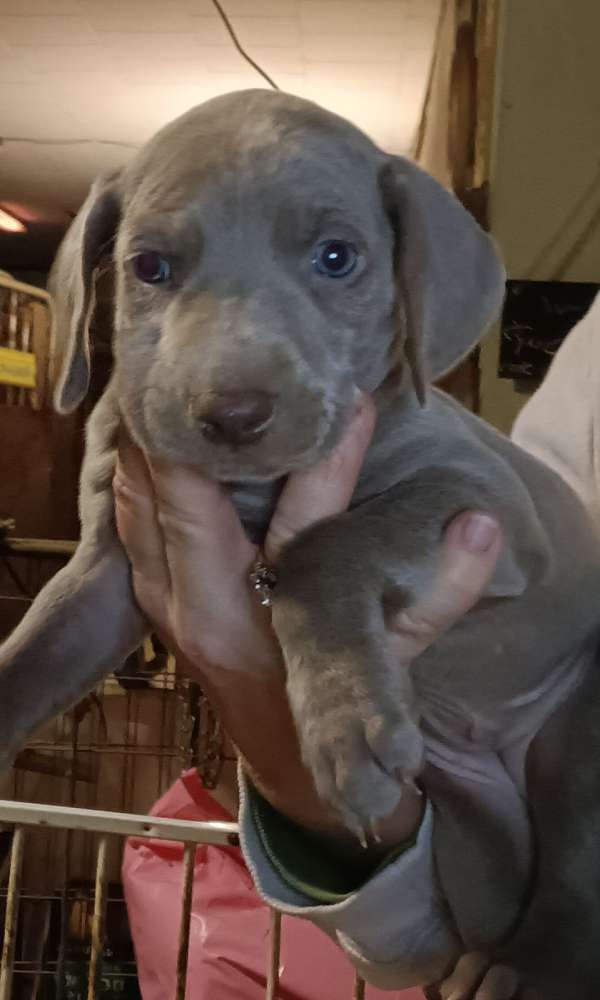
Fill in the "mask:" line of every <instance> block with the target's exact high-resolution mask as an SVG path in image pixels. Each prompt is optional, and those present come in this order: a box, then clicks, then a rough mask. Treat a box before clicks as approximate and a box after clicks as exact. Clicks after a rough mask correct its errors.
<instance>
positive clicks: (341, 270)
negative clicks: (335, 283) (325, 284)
mask: <svg viewBox="0 0 600 1000" xmlns="http://www.w3.org/2000/svg"><path fill="white" fill-rule="evenodd" d="M357 263H358V251H357V249H356V247H355V246H353V245H352V243H347V242H346V241H345V240H326V241H325V242H323V243H319V244H318V245H317V246H316V247H315V251H314V254H313V258H312V265H313V267H314V269H315V271H317V272H318V273H319V274H324V275H326V276H327V277H328V278H345V277H346V275H347V274H350V273H351V272H352V271H353V270H354V268H355V267H356V265H357Z"/></svg>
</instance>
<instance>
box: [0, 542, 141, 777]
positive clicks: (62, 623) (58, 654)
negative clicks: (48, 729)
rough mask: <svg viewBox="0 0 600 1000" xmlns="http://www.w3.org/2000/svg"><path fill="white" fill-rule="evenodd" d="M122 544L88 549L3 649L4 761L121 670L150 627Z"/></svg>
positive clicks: (0, 750) (0, 732)
mask: <svg viewBox="0 0 600 1000" xmlns="http://www.w3.org/2000/svg"><path fill="white" fill-rule="evenodd" d="M129 577H130V569H129V564H128V562H127V557H126V555H125V553H124V551H123V549H122V548H121V546H120V545H119V544H118V542H117V541H115V543H114V544H113V545H112V546H110V547H108V548H105V549H104V550H98V549H97V548H95V547H92V546H90V547H89V548H82V550H81V551H78V552H76V554H75V556H74V557H73V559H72V560H71V562H70V563H69V564H68V565H67V566H65V567H64V569H62V570H61V571H60V572H59V573H57V574H56V576H54V577H53V578H52V580H50V582H49V583H48V584H47V585H46V586H45V587H44V589H43V590H42V591H41V592H40V594H39V595H38V596H37V598H36V600H35V601H34V603H33V604H32V606H31V608H30V609H29V611H28V612H27V614H26V615H25V617H24V618H23V620H22V621H21V622H20V624H19V625H18V626H17V628H16V629H15V631H14V632H13V633H12V635H11V636H10V637H9V638H8V639H7V641H6V642H5V643H4V644H3V645H2V647H1V648H0V760H1V761H2V763H3V764H5V765H6V764H9V763H10V762H11V761H12V758H13V756H14V754H15V753H16V752H17V750H19V749H20V747H21V746H22V745H23V743H24V742H25V741H26V740H27V739H28V738H29V737H30V736H31V735H32V733H33V732H34V731H35V729H36V728H37V727H38V726H40V725H41V724H42V723H44V722H45V721H47V720H48V719H51V718H52V717H53V716H55V715H57V714H58V713H59V712H63V711H65V710H66V709H67V708H69V707H70V706H71V705H73V704H74V703H75V702H76V701H77V700H78V699H79V698H81V697H83V696H84V695H85V694H87V693H88V692H89V691H90V690H91V689H92V688H93V686H94V685H95V684H96V683H97V682H98V681H99V680H101V679H102V678H103V677H105V676H106V675H107V674H108V673H110V671H111V670H113V669H114V668H115V667H117V666H118V665H119V664H120V663H122V662H123V660H124V659H125V658H126V657H127V656H128V655H129V653H131V652H132V651H133V650H134V649H135V648H136V647H137V646H138V645H139V644H140V642H141V641H142V639H143V636H144V632H145V631H147V626H145V625H144V621H143V618H142V615H141V613H140V612H139V611H138V610H137V607H136V605H135V603H134V600H133V595H132V591H131V585H130V579H129Z"/></svg>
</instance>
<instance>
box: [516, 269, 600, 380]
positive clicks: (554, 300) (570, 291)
mask: <svg viewBox="0 0 600 1000" xmlns="http://www.w3.org/2000/svg"><path fill="white" fill-rule="evenodd" d="M598 291H600V283H593V282H578V281H507V283H506V299H505V302H504V309H503V312H502V320H501V335H500V358H499V364H498V375H499V377H500V378H510V379H515V380H517V381H519V382H523V381H531V382H532V383H535V382H539V381H540V379H542V378H543V377H544V375H545V374H546V370H547V368H548V365H549V364H550V362H551V361H552V358H553V356H554V355H555V354H556V352H557V350H558V348H559V347H560V345H561V344H562V342H563V340H564V339H565V337H566V336H567V334H568V333H569V330H571V329H572V328H573V327H574V326H575V324H576V323H577V322H578V321H579V320H580V319H581V318H582V317H583V316H585V314H586V312H587V311H588V309H589V307H590V305H591V304H592V302H593V300H594V297H595V296H596V294H597V293H598Z"/></svg>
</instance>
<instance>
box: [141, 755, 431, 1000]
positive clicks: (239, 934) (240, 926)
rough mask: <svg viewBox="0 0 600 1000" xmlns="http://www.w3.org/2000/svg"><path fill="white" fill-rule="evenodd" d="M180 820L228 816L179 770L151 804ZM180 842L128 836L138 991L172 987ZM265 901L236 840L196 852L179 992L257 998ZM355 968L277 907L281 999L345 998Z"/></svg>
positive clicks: (151, 999) (372, 998)
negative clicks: (187, 943) (186, 958)
mask: <svg viewBox="0 0 600 1000" xmlns="http://www.w3.org/2000/svg"><path fill="white" fill-rule="evenodd" d="M152 813H153V815H155V816H170V817H173V818H176V819H186V820H219V819H223V820H230V819H231V817H230V816H229V815H228V814H227V813H226V812H225V811H224V810H223V809H222V808H221V806H219V805H218V804H217V803H216V802H214V801H213V800H212V799H211V797H210V795H209V794H208V792H206V791H205V790H204V789H203V788H202V786H201V784H200V782H199V780H198V777H197V775H196V772H195V771H188V772H187V773H186V774H184V775H182V777H181V778H180V779H179V781H176V782H175V784H174V785H173V786H172V787H171V788H170V789H169V790H168V792H166V794H165V795H163V797H162V798H161V799H160V800H159V801H158V802H157V803H156V805H155V806H154V808H153V810H152ZM182 858H183V850H182V847H181V845H178V844H174V843H170V842H169V843H166V842H164V841H142V840H130V841H129V842H128V843H127V845H126V847H125V854H124V859H123V885H124V888H125V898H126V900H127V909H128V912H129V922H130V925H131V933H132V937H133V942H134V945H135V952H136V958H137V965H138V976H139V982H140V988H141V991H142V996H143V998H144V1000H166V998H167V997H172V996H174V995H175V964H176V956H177V939H178V934H179V921H180V910H181V884H182ZM269 920H270V915H269V909H268V907H266V906H265V904H264V903H263V902H262V901H261V899H260V898H259V896H258V894H257V893H256V890H255V889H254V886H253V884H252V880H251V878H250V875H249V872H248V869H247V868H246V865H245V864H244V861H243V859H242V855H241V852H240V850H239V848H229V847H227V848H225V847H208V846H202V847H199V848H198V850H197V852H196V862H195V872H194V889H193V900H192V918H191V925H190V952H189V965H188V979H187V989H186V1000H263V998H264V992H265V975H266V964H267V953H268V943H269V935H268V931H269ZM353 982H354V973H353V971H352V969H351V967H350V964H349V963H348V961H347V959H346V958H345V956H344V954H343V953H342V951H341V950H340V949H339V948H338V947H336V945H335V944H334V943H333V942H332V941H330V940H329V938H328V937H327V936H326V935H325V934H323V933H322V932H321V931H319V930H317V928H316V927H314V926H313V925H312V924H311V923H309V922H308V921H307V920H300V919H298V918H295V917H284V918H283V921H282V934H281V987H280V991H279V998H280V1000H349V998H350V997H351V996H352V986H353ZM366 996H367V1000H423V994H422V993H421V991H420V990H415V989H412V990H404V991H402V992H395V991H394V992H389V991H386V992H382V991H381V990H377V989H375V988H374V987H367V993H366Z"/></svg>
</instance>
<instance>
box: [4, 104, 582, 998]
mask: <svg viewBox="0 0 600 1000" xmlns="http://www.w3.org/2000/svg"><path fill="white" fill-rule="evenodd" d="M113 242H114V248H113V255H114V264H115V271H116V283H117V291H116V307H115V323H114V327H115V332H114V354H115V366H114V373H113V376H112V379H111V382H110V384H109V387H108V389H107V390H106V392H105V394H104V396H103V397H102V399H101V400H100V402H99V403H98V405H97V406H96V408H95V410H94V412H93V415H92V417H91V419H90V421H89V425H88V432H87V449H86V457H85V462H84V467H83V472H82V479H81V521H82V540H81V544H80V546H79V548H78V550H77V553H76V555H75V556H74V558H73V559H72V561H71V562H70V564H69V565H68V566H67V567H66V568H65V569H64V570H63V571H62V572H60V573H59V574H58V575H57V576H56V577H55V578H54V579H53V580H52V581H51V583H50V584H49V585H48V586H47V587H46V588H45V589H44V590H43V592H42V593H41V594H40V596H39V597H38V598H37V600H36V601H35V603H34V605H33V606H32V608H31V609H30V611H29V612H28V614H27V615H26V616H25V618H24V620H23V621H22V623H21V624H20V625H19V627H18V628H17V630H16V631H15V632H14V634H13V635H12V636H11V638H10V639H9V640H8V641H7V642H6V644H5V645H4V647H3V649H2V651H1V665H2V673H1V675H0V695H1V699H2V701H1V706H0V713H1V714H0V724H1V733H2V739H3V743H4V749H5V754H6V759H7V760H8V759H10V757H11V755H12V754H13V753H14V751H15V750H16V749H17V748H18V747H19V746H20V745H21V744H22V743H23V741H24V740H25V739H26V738H27V737H28V736H29V735H30V734H31V732H32V731H33V730H34V729H35V727H36V726H38V725H39V724H40V723H42V722H43V721H44V720H46V719H47V718H48V717H50V716H51V715H52V714H54V713H56V712H58V711H60V710H63V709H65V708H66V707H67V706H68V705H69V704H71V703H73V702H74V701H75V700H76V699H77V698H79V697H80V696H81V695H83V694H84V693H86V692H87V691H88V690H89V689H90V687H92V685H93V684H94V683H95V682H96V681H98V680H99V679H100V678H102V677H103V676H104V675H105V674H107V673H108V672H109V671H110V670H111V669H112V668H114V667H116V666H117V665H118V664H120V663H121V662H122V661H123V659H124V658H125V657H126V656H127V655H128V654H129V653H130V652H131V651H132V649H133V648H134V647H135V646H136V645H137V644H138V643H139V642H140V640H141V638H142V636H143V635H144V633H145V631H146V630H147V625H146V623H145V622H144V619H143V617H142V615H141V614H140V612H139V610H138V609H137V607H136V604H135V601H134V598H133V595H132V591H131V585H130V578H129V566H128V561H127V557H126V555H125V553H124V552H123V550H122V548H121V546H120V543H119V541H118V539H117V537H116V533H115V526H114V518H113V499H112V492H111V482H112V477H113V471H114V466H115V455H116V441H117V434H118V430H119V427H120V426H121V425H124V426H125V427H126V428H127V431H128V432H129V434H130V435H131V437H132V438H133V440H134V441H135V442H136V443H137V444H138V445H139V446H140V447H141V448H142V449H143V450H144V451H146V452H147V453H148V454H151V455H153V456H158V457H168V458H169V459H171V460H175V461H178V462H183V463H186V464H188V465H191V466H194V467H196V468H198V469H200V470H202V471H203V472H204V473H206V474H208V475H209V476H211V477H214V478H215V479H217V480H219V481H221V482H223V483H226V484H228V488H229V489H230V490H231V492H232V495H233V498H234V501H235V503H236V505H237V507H238V510H239V511H240V513H241V515H242V517H243V520H244V523H245V524H246V527H247V529H248V531H249V532H250V533H251V534H252V536H253V537H255V538H257V539H260V537H261V536H262V535H263V534H264V531H265V527H266V525H267V523H268V519H269V516H270V513H271V511H272V509H273V504H274V502H275V499H276V496H277V491H278V488H279V485H278V484H280V482H281V478H282V477H284V476H286V475H288V474H289V473H291V472H293V471H295V470H298V469H303V468H306V467H308V466H310V465H311V464H312V463H314V462H315V461H316V460H317V459H319V458H320V457H321V456H323V455H324V454H325V453H327V452H328V451H329V450H330V449H331V448H332V447H333V446H334V445H335V443H336V442H337V441H338V439H339V437H340V434H341V432H342V429H343V427H344V424H345V421H346V420H347V419H348V412H349V408H350V407H351V405H352V400H353V396H354V392H355V387H356V386H358V387H360V389H362V390H366V391H367V392H369V393H372V394H374V398H375V401H376V404H377V410H378V421H377V427H376V431H375V435H374V439H373V443H372V446H371V447H370V449H369V452H368V454H367V457H366V461H365V464H364V468H363V470H362V474H361V477H360V481H359V483H358V486H357V489H356V492H355V495H354V497H353V500H352V505H351V509H350V510H349V511H348V512H347V513H345V514H343V515H341V516H338V517H334V518H331V519H329V520H326V521H324V522H322V523H320V524H318V525H316V526H315V527H313V528H311V529H310V530H308V531H305V532H304V533H303V534H302V535H301V536H300V537H299V538H298V539H297V540H296V541H295V542H294V543H293V544H292V545H290V546H289V548H288V549H287V551H286V553H285V556H284V558H283V561H282V565H281V568H280V574H279V583H278V586H277V589H276V592H275V599H274V605H273V623H274V627H275V630H276V633H277V635H278V637H279V639H280V641H281V645H282V648H283V651H284V656H285V662H286V667H287V676H288V691H289V698H290V702H291V706H292V709H293V713H294V718H295V721H296V724H297V728H298V733H299V736H300V741H301V746H302V752H303V755H304V759H305V761H306V763H307V765H308V766H309V767H310V769H311V771H312V773H313V775H314V778H315V782H316V785H317V788H318V790H319V793H320V794H321V796H322V797H323V798H324V799H326V800H328V801H329V802H331V803H333V805H334V806H335V807H336V808H337V809H338V811H339V813H340V814H341V815H342V816H343V817H344V819H345V821H346V822H347V824H348V825H349V826H350V827H351V828H352V829H355V830H357V831H359V830H360V829H362V828H364V827H365V826H367V825H368V824H369V822H370V821H371V820H372V819H373V818H377V817H379V816H382V815H384V814H386V813H388V812H389V811H390V810H391V809H392V808H393V807H394V806H395V805H396V803H397V802H398V800H399V798H400V796H401V793H402V782H401V781H400V780H399V776H403V777H405V778H409V777H410V776H413V775H417V774H420V775H421V776H422V779H423V781H424V784H425V786H426V788H427V791H428V794H429V796H430V798H431V799H432V801H433V803H434V807H435V834H434V837H435V852H436V861H437V867H438V874H439V879H440V884H441V886H442V889H443V892H444V894H445V896H446V899H447V901H448V905H449V909H450V911H451V914H452V916H453V919H454V922H455V925H456V931H457V935H456V948H455V950H454V951H453V953H452V954H449V955H448V956H447V961H448V967H450V966H451V965H452V964H453V963H454V962H456V960H457V959H458V958H459V956H460V954H461V953H463V952H469V951H472V950H484V951H485V952H486V953H488V954H489V955H490V956H491V957H490V962H494V963H507V964H509V965H512V966H514V967H515V968H516V969H517V971H518V977H520V979H521V981H522V982H524V983H533V984H534V985H535V986H536V987H538V988H539V989H541V990H543V991H544V995H547V996H550V997H559V996H560V997H564V996H566V995H568V994H569V993H571V994H572V995H575V994H576V995H577V996H578V997H579V998H588V997H589V998H591V997H592V996H594V997H596V994H597V991H598V990H600V960H599V959H598V958H597V957H596V956H597V939H598V937H597V936H598V933H600V913H599V893H598V891H597V890H598V888H600V882H599V880H598V874H599V870H598V861H597V855H598V850H597V844H598V840H597V835H598V834H599V833H600V824H599V817H600V796H599V795H598V794H597V791H596V787H597V786H596V777H595V776H596V774H597V772H598V770H599V764H598V762H597V740H598V737H597V732H598V726H597V724H596V718H595V714H596V713H598V711H599V710H598V709H597V707H596V706H597V705H598V697H597V693H596V692H597V685H598V675H597V670H596V667H595V650H596V641H597V633H598V627H599V622H600V615H599V614H598V600H599V595H600V551H599V547H598V543H597V541H596V539H595V537H594V534H593V531H592V528H591V526H590V524H589V523H588V520H587V518H586V516H585V514H584V512H583V510H582V508H581V506H580V504H579V502H578V500H577V499H576V498H575V497H574V496H573V495H572V494H571V492H570V491H569V489H568V488H567V487H566V486H565V485H564V484H563V483H562V481H561V480H560V479H559V477H558V476H556V475H555V474H554V473H553V472H551V471H549V470H548V469H546V468H545V467H543V466H542V465H541V464H540V463H538V462H536V461H535V460H534V459H532V458H530V457H528V456H527V455H526V454H524V453H523V452H521V451H520V450H519V449H518V448H517V447H515V446H514V445H512V444H511V443H510V442H509V441H507V440H506V439H505V438H504V437H502V436H501V435H499V434H497V433H495V432H494V431H493V430H492V429H490V428H489V427H487V426H486V425H485V424H483V423H481V422H480V421H479V420H478V419H477V418H475V417H474V416H472V415H471V414H469V413H467V412H466V411H464V410H463V409H461V408H460V407H459V406H457V405H456V404H455V403H454V402H453V401H452V400H451V399H449V398H448V397H446V396H445V395H443V394H441V393H439V392H437V391H434V390H431V389H430V388H428V383H429V381H430V380H431V379H433V378H435V377H437V376H439V375H440V374H441V373H443V372H444V371H446V370H447V369H449V368H450V367H451V366H453V365H454V364H456V362H457V361H458V360H459V359H460V358H461V357H462V356H463V355H465V354H466V352H467V351H469V349H470V348H471V347H472V346H473V345H474V344H475V343H476V341H477V340H478V339H479V337H480V336H481V334H482V332H483V331H484V330H485V328H486V327H487V326H488V325H489V324H490V322H491V321H492V320H493V319H494V317H495V316H496V314H497V312H498V310H499V307H500V304H501V301H502V295H503V279H504V275H503V271H502V268H501V266H500V264H499V262H498V260H497V256H496V253H495V251H494V248H493V246H492V244H491V242H490V240H489V239H488V237H487V236H486V235H485V234H484V233H483V232H482V231H481V230H480V229H479V228H478V227H477V226H476V224H475V223H474V222H473V220H472V219H471V217H470V216H469V215H468V214H467V213H466V212H465V211H464V210H463V208H462V207H461V205H460V204H459V203H458V202H457V201H456V200H455V199H454V198H453V197H451V196H450V195H449V194H447V193H446V192H445V191H444V190H443V189H442V188H441V187H439V186H438V185H437V184H436V183H435V182H434V181H433V180H432V179H431V178H430V177H428V176H427V175H426V174H424V173H423V172H422V171H421V170H419V169H418V168H417V167H415V166H414V165H413V164H411V163H410V162H408V161H406V160H404V159H402V158H399V157H393V156H387V155H385V154H384V153H382V152H381V151H380V150H379V149H377V148H376V147H375V146H374V145H373V144H372V143H371V142H370V141H369V140H368V139H367V138H366V137H365V136H364V135H363V134H361V133H360V132H359V131H358V130H357V129H356V128H354V127H353V126H351V125H350V124H349V123H348V122H345V121H343V120H342V119H340V118H337V117H336V116H334V115H331V114H329V113H327V112H325V111H323V110H321V109H320V108H318V107H316V106H314V105H312V104H309V103H307V102H305V101H302V100H299V99H296V98H293V97H289V96H286V95H283V94H275V93H272V92H269V91H249V92H243V93H238V94H233V95H228V96H225V97H220V98H218V99H216V100H213V101H210V102H209V103H207V104H205V105H203V106H201V107H199V108H195V109H193V110H192V111H190V112H189V113H188V114H186V115H184V116H183V117H182V118H180V119H178V120H177V121H175V122H174V123H172V124H170V125H168V126H167V127H166V128H164V129H163V130H162V131H161V132H160V133H159V134H158V135H157V136H156V137H155V138H154V139H152V140H151V141H150V142H149V143H148V144H147V145H146V146H145V147H144V148H143V149H142V150H141V151H140V152H139V154H138V155H137V156H136V157H135V158H134V159H133V161H132V162H131V163H130V164H129V165H128V166H127V167H126V168H125V169H124V170H123V171H122V172H121V173H119V174H117V175H113V176H111V177H108V178H106V179H103V180H100V181H98V182H97V183H96V184H95V185H94V187H93V189H92V191H91V193H90V195H89V197H88V199H87V201H86V203H85V204H84V206H83V208H82V210H81V212H80V213H79V215H78V216H77V218H76V220H75V222H74V223H73V226H72V227H71V230H70V231H69V233H68V235H67V237H66V239H65V241H64V243H63V245H62V247H61V249H60V251H59V254H58V258H57V261H56V264H55V267H54V270H53V275H52V291H53V294H54V297H55V306H56V317H55V319H56V332H57V335H58V338H59V339H60V338H62V341H61V343H62V354H63V365H62V374H61V377H60V382H59V385H58V389H57V395H56V400H57V405H58V407H59V409H61V410H63V411H68V410H70V409H72V408H73V407H75V406H77V405H78V404H79V403H80V402H81V400H82V399H83V397H84V395H85V393H86V390H87V387H88V381H89V348H88V343H87V331H88V325H89V321H90V315H91V313H92V311H93V306H94V269H95V267H96V264H97V262H98V260H99V257H100V255H101V254H102V252H103V251H105V250H106V247H107V246H108V245H110V244H111V243H113ZM467 508H479V509H484V510H488V511H491V512H493V514H495V515H496V517H497V518H499V520H500V522H501V525H502V528H503V533H504V539H505V545H504V551H503V553H502V556H501V559H500V562H499V565H498V569H497V572H496V575H495V577H494V579H493V581H492V583H491V584H490V586H489V587H488V589H487V591H486V594H485V595H484V598H483V599H482V601H481V602H480V603H479V604H478V606H477V607H476V608H475V609H474V610H473V611H472V612H471V613H470V614H469V615H467V616H466V618H465V619H464V620H463V621H462V622H460V623H459V624H458V625H457V626H456V627H455V628H453V629H452V630H451V631H450V632H449V633H448V634H447V635H445V636H443V637H442V638H441V639H440V640H439V641H438V642H437V643H436V644H435V645H434V646H433V648H431V649H429V650H428V651H427V652H426V653H425V654H424V655H422V656H421V657H419V659H418V660H417V662H416V663H414V664H413V665H412V667H411V668H410V669H408V668H406V667H403V666H402V665H401V664H398V663H397V662H394V660H393V658H392V657H391V655H390V652H389V650H388V648H387V645H386V640H385V616H386V613H388V611H389V610H390V609H397V608H402V607H404V606H406V605H407V604H409V603H411V602H412V601H413V600H414V599H415V598H418V597H419V596H420V595H421V594H422V593H423V592H424V591H425V590H426V589H427V588H428V587H429V585H430V583H431V581H432V578H433V574H434V573H435V570H436V560H437V558H438V553H439V545H440V540H441V537H442V534H443V531H444V528H445V526H446V525H447V524H448V522H449V520H450V519H451V518H452V517H453V516H454V515H456V514H457V513H458V512H460V511H461V510H464V509H467ZM216 585H218V581H217V582H216ZM588 688H591V694H590V692H588ZM599 714H600V713H599ZM507 772H508V773H511V774H512V775H513V776H514V780H513V781H510V780H506V774H507ZM499 774H501V776H500V777H498V775H499ZM555 810H556V816H555V814H554V812H555ZM529 817H531V819H532V826H533V830H534V835H535V842H536V859H537V865H536V866H535V873H533V874H532V872H533V866H532V861H531V836H530V829H531V827H530V822H529ZM532 879H533V881H532ZM531 886H533V891H532V892H531V893H530V888H531ZM590 886H593V892H591V891H590ZM474 887H476V888H475V889H474ZM529 893H530V895H531V900H530V901H529V902H528V894H529ZM398 905H399V906H401V905H402V901H401V900H399V902H398ZM513 928H514V933H510V932H511V931H513ZM503 942H506V943H503ZM474 970H475V971H474ZM439 971H440V974H441V973H442V972H443V969H440V970H439ZM482 974H483V973H482V972H481V965H480V963H479V962H478V961H476V960H473V961H471V960H469V961H467V962H464V961H463V962H462V963H459V967H458V970H457V972H456V973H455V975H454V977H453V978H452V979H451V980H450V984H449V985H448V984H447V985H446V987H445V995H449V993H452V995H453V997H455V998H457V1000H458V998H461V997H462V998H468V997H470V996H472V993H473V991H474V989H475V987H476V985H477V982H478V980H479V979H480V978H481V977H482ZM494 975H495V973H493V972H492V973H490V974H489V975H488V978H487V980H486V983H487V985H488V987H489V992H488V993H487V994H486V996H487V997H489V998H490V1000H493V998H498V1000H500V998H501V997H505V996H507V995H508V994H506V993H505V992H503V991H502V990H503V988H502V987H498V986H494V982H495V981H496V980H495V979H494Z"/></svg>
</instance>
